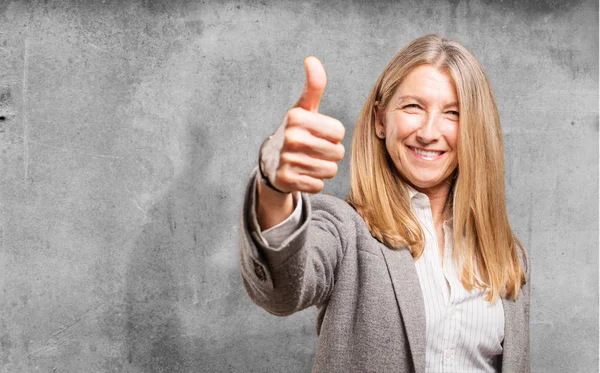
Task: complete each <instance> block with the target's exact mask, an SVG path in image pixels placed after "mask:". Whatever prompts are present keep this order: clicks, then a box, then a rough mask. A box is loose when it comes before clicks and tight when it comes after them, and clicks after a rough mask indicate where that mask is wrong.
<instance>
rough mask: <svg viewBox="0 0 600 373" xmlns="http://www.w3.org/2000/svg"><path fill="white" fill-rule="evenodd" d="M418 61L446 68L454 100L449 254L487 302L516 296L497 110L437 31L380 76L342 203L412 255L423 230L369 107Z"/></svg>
mask: <svg viewBox="0 0 600 373" xmlns="http://www.w3.org/2000/svg"><path fill="white" fill-rule="evenodd" d="M424 64H429V65H432V66H435V67H436V68H438V69H439V70H440V71H443V72H444V73H446V74H448V75H449V76H450V77H451V78H452V79H453V81H454V84H455V85H456V89H457V94H458V99H459V105H460V108H459V110H460V119H459V130H458V131H459V134H458V143H457V149H456V151H457V157H458V165H459V166H458V170H457V171H456V177H455V179H454V181H453V185H452V187H451V189H450V190H451V192H450V196H449V198H448V202H447V210H448V211H451V213H452V222H453V232H454V250H453V258H454V261H455V263H456V265H457V268H459V273H460V280H461V282H462V283H463V285H464V286H465V288H466V289H467V290H469V291H470V290H472V289H473V288H480V289H482V290H485V291H486V292H487V294H486V296H485V299H486V300H488V301H492V302H495V301H496V300H497V299H498V298H499V297H500V296H503V297H506V298H509V297H512V298H513V299H516V298H517V297H518V295H519V290H520V288H521V286H522V285H523V284H524V283H525V276H524V271H523V265H522V264H521V259H522V260H523V261H524V262H526V252H525V248H524V247H523V246H522V245H521V243H520V242H519V241H518V239H517V238H516V236H515V235H514V233H513V231H512V230H511V228H510V224H509V221H508V215H507V213H506V204H505V197H504V150H503V145H502V131H501V128H500V118H499V115H498V108H497V106H496V102H495V100H494V95H493V93H492V90H491V87H490V84H489V81H488V79H487V76H486V74H485V72H484V71H483V68H482V67H481V65H480V64H479V62H478V61H477V60H476V59H475V57H473V55H471V53H470V52H469V51H467V50H466V49H465V48H464V47H463V46H462V45H461V44H459V43H458V42H456V41H449V40H446V39H443V38H441V37H439V36H437V35H426V36H423V37H421V38H418V39H416V40H414V41H413V42H411V43H410V44H409V45H407V46H406V47H404V48H402V49H401V50H400V51H399V52H398V53H397V54H396V55H395V56H394V57H393V58H392V60H391V61H390V63H389V64H388V65H387V67H386V68H385V70H384V71H383V73H382V74H381V75H380V76H379V78H378V79H377V82H376V83H375V86H374V87H373V89H372V90H371V93H370V95H369V98H368V99H367V102H366V103H365V106H364V107H363V109H362V112H361V114H360V116H359V118H358V122H357V124H356V128H355V130H354V135H353V138H352V154H351V162H350V171H351V184H350V194H349V195H348V198H347V201H348V203H350V204H351V205H352V206H354V208H355V209H356V211H357V212H358V213H359V214H360V215H361V216H362V218H363V219H364V221H365V223H366V225H367V227H368V228H369V231H370V232H371V234H372V235H373V237H375V238H376V239H378V240H379V241H381V242H382V243H384V244H385V245H386V246H388V247H389V248H392V249H401V248H404V247H408V248H409V250H410V251H411V254H412V256H413V258H415V260H416V259H418V258H419V257H420V256H421V254H422V253H423V250H424V248H425V237H424V234H423V230H422V229H421V226H420V224H419V222H418V220H417V218H416V217H415V215H414V214H413V213H412V211H411V202H410V197H409V192H408V186H407V184H406V182H405V181H404V179H403V176H402V175H400V174H399V172H398V171H397V169H396V167H395V165H394V163H393V161H392V160H391V159H390V157H389V156H388V155H387V152H386V150H385V144H384V142H383V141H381V140H380V139H379V138H378V137H377V136H376V134H375V132H376V129H375V110H380V112H382V111H383V110H384V109H385V108H386V107H387V105H388V104H389V101H390V99H391V97H392V96H393V95H394V93H395V92H396V90H397V89H398V87H399V86H400V83H401V82H402V80H403V79H404V77H406V76H407V75H408V74H409V73H410V72H411V71H412V69H413V68H415V67H416V66H419V65H424ZM461 267H462V270H461V269H460V268H461Z"/></svg>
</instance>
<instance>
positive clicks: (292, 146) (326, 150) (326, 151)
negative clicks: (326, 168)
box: [281, 127, 345, 162]
mask: <svg viewBox="0 0 600 373" xmlns="http://www.w3.org/2000/svg"><path fill="white" fill-rule="evenodd" d="M285 137H286V139H285V143H284V146H283V148H282V153H281V154H283V153H284V152H292V153H296V152H298V153H305V154H306V155H308V156H310V157H313V158H318V159H323V160H326V161H333V162H338V161H340V160H341V159H342V158H343V157H344V152H345V150H344V145H342V144H341V143H337V144H334V143H332V142H330V141H328V140H325V139H322V138H320V137H316V136H314V135H312V134H311V133H310V132H308V131H306V130H305V129H303V128H298V127H292V128H288V129H287V130H286V132H285Z"/></svg>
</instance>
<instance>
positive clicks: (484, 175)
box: [240, 35, 530, 372]
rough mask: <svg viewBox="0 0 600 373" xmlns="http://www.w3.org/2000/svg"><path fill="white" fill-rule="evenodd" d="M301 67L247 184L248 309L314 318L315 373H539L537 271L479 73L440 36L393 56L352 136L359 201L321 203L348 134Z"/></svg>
mask: <svg viewBox="0 0 600 373" xmlns="http://www.w3.org/2000/svg"><path fill="white" fill-rule="evenodd" d="M305 67H306V72H307V83H306V86H305V91H304V93H303V95H302V97H301V99H300V101H299V102H298V104H297V105H296V107H295V108H292V109H291V110H290V111H288V113H287V115H286V116H285V118H284V121H283V123H282V124H281V126H280V127H279V129H278V130H277V132H276V133H275V134H274V135H273V136H271V137H270V138H269V139H267V140H266V141H265V143H264V144H263V146H262V147H261V152H260V156H259V158H260V159H259V166H260V167H258V169H257V170H255V171H254V173H253V175H252V178H251V181H250V183H249V185H248V188H247V194H246V199H245V205H244V213H243V222H242V233H241V247H240V257H241V272H242V277H243V280H244V285H245V288H246V291H247V292H248V294H249V296H250V297H251V299H252V300H253V301H254V302H255V303H256V304H258V305H259V306H261V307H263V308H264V309H266V310H267V311H269V312H271V313H273V314H275V315H289V314H292V313H294V312H296V311H299V310H302V309H304V308H306V307H309V306H312V305H315V306H317V307H318V319H317V332H318V335H319V340H318V345H317V351H316V357H315V362H314V367H313V371H314V372H354V371H355V372H367V371H368V372H392V371H394V372H409V371H416V372H465V371H490V372H494V371H505V372H528V371H529V370H530V367H529V285H528V281H529V265H528V263H527V256H526V255H525V250H524V248H523V247H522V246H521V245H520V243H519V241H518V240H517V238H516V237H515V236H514V234H513V232H512V230H511V228H510V225H509V222H508V218H507V213H506V206H505V202H504V164H503V148H502V133H501V129H500V121H499V117H498V110H497V107H496V104H495V101H494V98H493V94H492V91H491V89H490V86H489V82H488V80H487V77H486V75H485V73H484V71H483V69H482V67H481V66H480V64H479V63H478V62H477V60H476V59H475V58H474V57H473V56H472V55H471V54H470V53H469V52H468V51H467V50H466V49H465V48H464V47H463V46H461V45H460V44H459V43H457V42H454V41H448V40H445V39H442V38H440V37H438V36H435V35H427V36H424V37H421V38H419V39H416V40H415V41H413V42H412V43H410V44H409V45H407V46H406V47H404V48H403V49H402V50H400V51H399V52H398V53H397V54H396V56H394V58H393V59H392V61H391V62H390V63H389V64H388V66H387V67H386V68H385V70H384V71H383V73H382V74H381V76H380V77H379V79H378V80H377V82H376V84H375V86H374V88H373V90H372V92H371V94H370V96H369V98H368V99H367V102H366V104H365V106H364V108H363V110H362V112H361V115H360V117H359V119H358V122H357V125H356V128H355V131H354V137H353V142H352V154H351V173H352V174H351V188H350V195H349V196H348V198H347V201H342V200H339V199H337V198H335V197H332V196H325V195H311V194H309V193H317V192H319V191H320V190H321V189H322V188H323V179H326V178H332V177H333V176H335V173H336V172H337V166H336V162H337V161H339V160H340V159H341V158H342V157H343V153H344V150H343V147H342V145H341V144H340V141H341V139H342V137H343V135H344V129H343V126H342V125H341V123H339V122H338V121H337V120H335V119H333V118H330V117H327V116H325V115H322V114H319V113H318V112H317V110H318V105H319V101H320V98H321V95H322V93H323V90H324V87H325V71H324V69H323V67H322V65H321V64H320V62H319V61H318V60H317V59H315V58H312V57H309V58H307V59H306V60H305ZM299 192H304V193H299Z"/></svg>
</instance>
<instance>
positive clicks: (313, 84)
mask: <svg viewBox="0 0 600 373" xmlns="http://www.w3.org/2000/svg"><path fill="white" fill-rule="evenodd" d="M304 69H305V70H306V82H305V83H304V91H303V92H302V96H300V99H299V100H298V102H297V103H296V107H301V108H303V109H306V110H310V111H314V112H317V111H319V103H320V102H321V97H322V96H323V91H324V90H325V85H326V84H327V75H326V74H325V68H324V67H323V64H322V63H321V61H319V59H318V58H317V57H314V56H309V57H306V58H305V59H304Z"/></svg>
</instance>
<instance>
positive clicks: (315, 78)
mask: <svg viewBox="0 0 600 373" xmlns="http://www.w3.org/2000/svg"><path fill="white" fill-rule="evenodd" d="M304 68H305V70H306V83H305V85H304V91H303V92H302V96H300V99H299V100H298V102H297V103H296V105H295V106H294V107H293V108H291V109H290V110H288V112H287V113H286V115H285V117H284V118H283V122H282V123H281V125H280V126H279V128H278V129H277V131H276V132H275V134H274V135H273V136H272V137H271V138H270V140H268V141H267V142H266V143H265V145H264V146H263V149H262V151H261V157H260V158H261V159H260V161H261V166H262V170H263V172H264V174H265V176H266V177H267V178H268V179H269V181H270V183H271V184H272V185H273V186H274V187H275V188H277V189H279V190H280V191H283V192H294V191H299V192H307V193H318V192H320V191H321V190H322V189H323V187H324V182H323V180H324V179H331V178H333V177H334V176H335V175H336V173H337V170H338V167H337V162H339V161H340V160H341V159H342V158H343V157H344V146H343V145H342V144H341V141H342V139H343V137H344V133H345V129H344V126H343V125H342V123H341V122H340V121H339V120H337V119H334V118H331V117H328V116H326V115H323V114H320V113H319V112H318V110H319V103H320V101H321V97H322V96H323V91H324V90H325V85H326V83H327V76H326V75H325V68H324V67H323V65H322V64H321V61H319V60H318V59H317V58H316V57H307V58H306V59H305V60H304ZM273 192H275V191H273ZM275 193H277V192H275Z"/></svg>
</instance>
